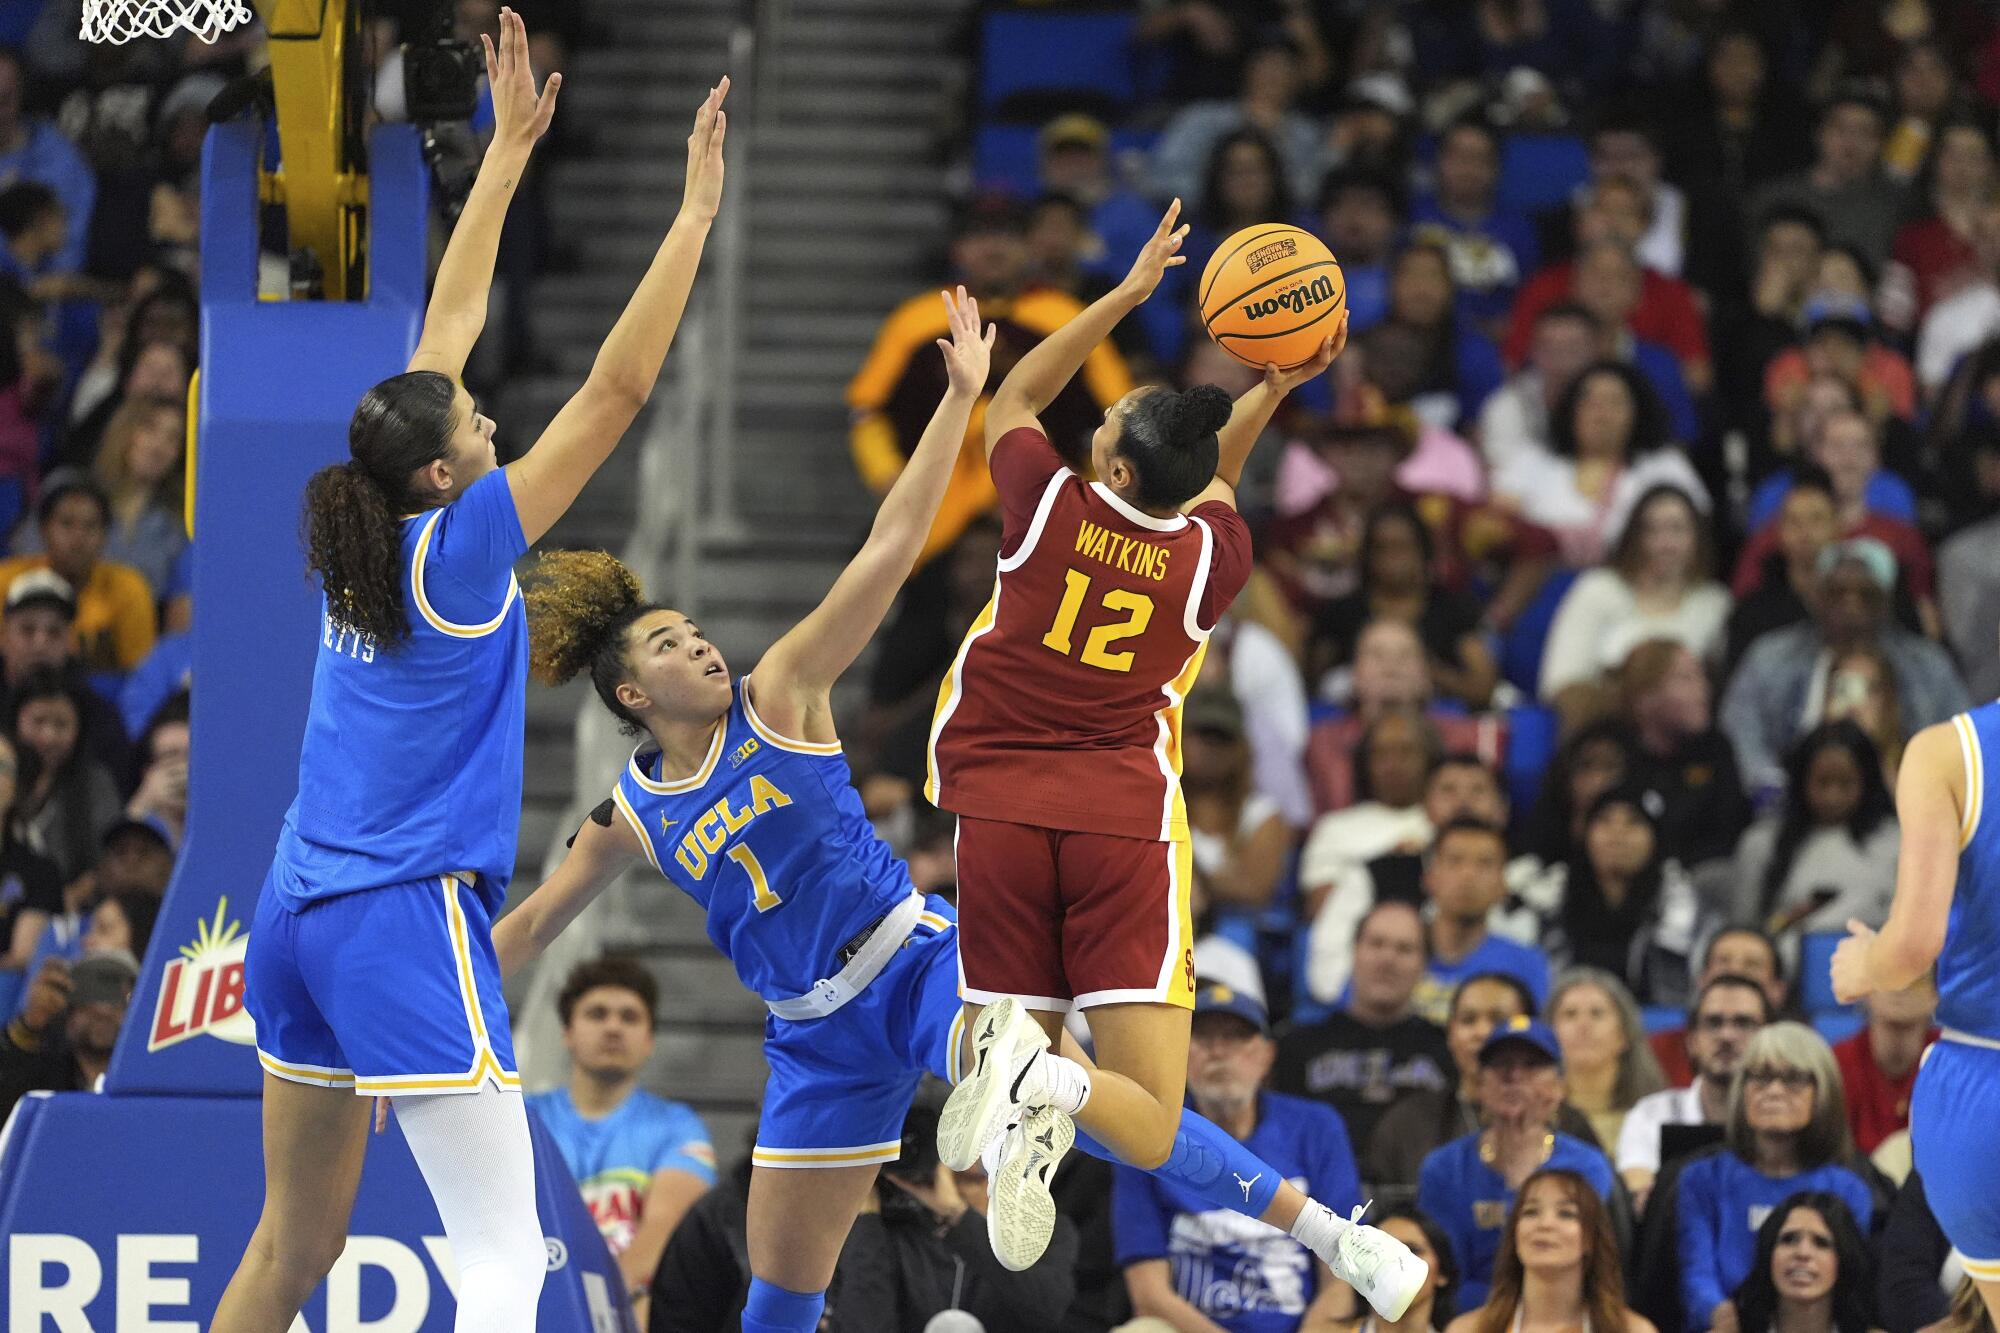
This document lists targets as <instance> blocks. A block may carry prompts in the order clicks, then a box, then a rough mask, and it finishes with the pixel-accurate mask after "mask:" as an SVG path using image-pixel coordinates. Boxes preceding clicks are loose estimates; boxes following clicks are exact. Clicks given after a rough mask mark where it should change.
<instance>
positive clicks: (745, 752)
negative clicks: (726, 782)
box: [729, 736, 763, 768]
mask: <svg viewBox="0 0 2000 1333" xmlns="http://www.w3.org/2000/svg"><path fill="white" fill-rule="evenodd" d="M762 748H763V747H762V746H760V745H758V744H757V738H756V737H754V736H753V737H751V738H750V739H749V740H747V741H745V742H743V744H741V745H739V746H737V747H736V748H735V749H734V750H732V751H731V752H730V755H729V766H730V767H731V768H741V767H742V766H743V761H744V760H745V759H748V758H749V757H750V756H751V755H753V754H755V753H757V751H758V750H760V749H762Z"/></svg>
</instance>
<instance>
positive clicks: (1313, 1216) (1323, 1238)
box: [1291, 1199, 1353, 1256]
mask: <svg viewBox="0 0 2000 1333" xmlns="http://www.w3.org/2000/svg"><path fill="white" fill-rule="evenodd" d="M1352 1225H1353V1223H1351V1222H1349V1221H1348V1220H1347V1219H1346V1218H1344V1217H1342V1216H1340V1215H1339V1214H1338V1213H1336V1212H1334V1211H1333V1210H1332V1209H1331V1208H1328V1207H1327V1206H1326V1205H1325V1204H1323V1203H1321V1202H1320V1201H1319V1200H1317V1199H1307V1200H1306V1206H1305V1207H1303V1208H1301V1209H1299V1215H1298V1216H1297V1217H1295V1218H1293V1219H1292V1225H1291V1235H1292V1239H1293V1240H1296V1241H1297V1242H1298V1243H1299V1244H1301V1245H1303V1246H1305V1247H1306V1248H1307V1249H1309V1250H1311V1251H1312V1252H1313V1253H1314V1254H1317V1255H1322V1256H1324V1255H1326V1254H1329V1253H1331V1252H1332V1250H1333V1242H1334V1241H1335V1240H1336V1239H1337V1238H1338V1237H1339V1236H1340V1233H1341V1232H1343V1231H1345V1230H1347V1228H1348V1227H1350V1226H1352Z"/></svg>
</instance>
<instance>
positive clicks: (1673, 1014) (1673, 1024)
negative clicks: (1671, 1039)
mask: <svg viewBox="0 0 2000 1333" xmlns="http://www.w3.org/2000/svg"><path fill="white" fill-rule="evenodd" d="M1639 1021H1640V1023H1641V1024H1642V1025H1643V1026H1644V1027H1645V1029H1646V1035H1647V1036H1649V1037H1650V1036H1652V1035H1654V1034H1655V1033H1659V1032H1674V1031H1677V1030H1678V1029H1679V1028H1680V1026H1681V1024H1683V1023H1685V1022H1686V1021H1687V1015H1686V1014H1684V1013H1682V1012H1681V1011H1680V1010H1678V1009H1676V1008H1674V1007H1673V1006H1672V1005H1670V1004H1649V1005H1647V1006H1646V1007H1645V1008H1644V1009H1642V1010H1640V1011H1639Z"/></svg>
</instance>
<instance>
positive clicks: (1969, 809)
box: [1833, 703, 2000, 1320]
mask: <svg viewBox="0 0 2000 1333" xmlns="http://www.w3.org/2000/svg"><path fill="white" fill-rule="evenodd" d="M1989 760H1992V761H1995V762H2000V703H1989V704H1986V705H1984V706H1982V707H1979V708H1975V709H1973V710H1972V711H1971V712H1969V713H1961V714H1959V715H1958V716H1957V717H1954V718H1952V719H1951V720H1950V721H1948V722H1940V723H1938V724H1937V725H1936V726H1932V727H1926V728H1925V729H1924V730H1922V731H1920V732H1918V733H1917V735H1916V737H1915V738H1914V739H1913V740H1911V742H1910V746H1909V749H1908V750H1906V751H1905V752H1904V754H1903V762H1902V766H1901V768H1900V770H1899V771H1898V773H1897V777H1896V815H1897V818H1898V820H1899V821H1900V823H1901V826H1902V847H1901V851H1900V854H1899V856H1898V858H1897V864H1896V897H1895V901H1894V902H1893V903H1892V904H1891V905H1890V908H1889V920H1888V921H1887V922H1886V923H1885V924H1884V925H1883V927H1882V929H1881V931H1880V932H1879V933H1877V932H1876V931H1873V930H1870V929H1869V928H1868V927H1867V926H1865V925H1863V924H1861V923H1860V922H1859V921H1850V922H1848V923H1847V929H1848V937H1847V938H1846V939H1844V940H1842V941H1841V942H1840V947H1839V948H1837V949H1835V950H1834V954H1833V992H1834V995H1835V997H1836V998H1837V999H1839V1000H1840V1001H1841V1002H1842V1003H1844V1004H1846V1003H1852V1002H1854V1001H1856V1000H1859V999H1862V998H1864V997H1866V996H1868V995H1872V994H1874V993H1876V992H1878V991H1897V990H1901V989H1903V988H1904V987H1906V986H1909V985H1911V984H1912V983H1914V982H1916V981H1919V980H1921V979H1922V978H1923V976H1924V974H1925V973H1926V972H1928V971H1929V970H1930V969H1931V968H1932V967H1933V966H1935V967H1936V968H1937V991H1938V1006H1937V1022H1938V1025H1939V1027H1940V1028H1941V1029H1942V1033H1941V1035H1940V1038H1939V1040H1938V1042H1937V1044H1936V1045H1934V1046H1932V1047H1931V1048H1930V1050H1929V1051H1927V1052H1925V1054H1924V1059H1923V1064H1922V1068H1921V1069H1920V1070H1919V1071H1918V1073H1917V1085H1916V1088H1915V1090H1914V1091H1913V1092H1912V1094H1911V1097H1910V1137H1911V1146H1912V1147H1913V1148H1914V1150H1915V1153H1916V1168H1917V1170H1918V1171H1919V1172H1921V1173H1922V1175H1923V1180H1924V1193H1925V1196H1926V1197H1927V1198H1928V1199H1929V1200H1930V1205H1931V1211H1932V1212H1934V1213H1936V1214H1937V1219H1938V1223H1939V1225H1940V1226H1942V1227H1943V1228H1944V1234H1945V1235H1946V1236H1947V1237H1948V1238H1950V1240H1951V1243H1952V1245H1953V1247H1954V1248H1956V1249H1957V1250H1958V1251H1959V1253H1960V1254H1962V1255H1964V1256H1965V1271H1966V1274H1967V1275H1968V1276H1970V1277H1971V1278H1972V1280H1973V1281H1974V1282H1976V1283H1977V1284H1978V1286H1979V1294H1980V1296H1982V1297H1983V1298H1984V1299H1985V1301H1986V1308H1987V1310H1988V1311H1989V1312H1990V1313H1991V1314H1992V1315H1993V1317H1994V1319H1996V1320H2000V1157H1996V1156H1995V1154H1994V1152H1993V1128H1994V1126H1995V1125H2000V812H1996V811H1993V810H1988V809H1987V806H1988V804H1989V801H1988V797H1995V798H1996V799H2000V793H1996V792H1995V790H1994V786H1993V782H1994V778H1993V774H1994V772H1995V769H1994V768H1993V767H1992V766H1990V765H1989V762H1988V761H1989Z"/></svg>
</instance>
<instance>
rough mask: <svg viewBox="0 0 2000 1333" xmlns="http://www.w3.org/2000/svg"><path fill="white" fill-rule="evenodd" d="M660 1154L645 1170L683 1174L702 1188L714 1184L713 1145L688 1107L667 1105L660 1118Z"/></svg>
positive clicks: (650, 1172) (697, 1118)
mask: <svg viewBox="0 0 2000 1333" xmlns="http://www.w3.org/2000/svg"><path fill="white" fill-rule="evenodd" d="M658 1142H659V1145H660V1146H659V1151H658V1152H657V1153H656V1154H655V1155H654V1158H653V1161H652V1163H651V1164H650V1165H649V1166H648V1167H647V1168H646V1170H647V1174H648V1175H650V1174H652V1173H653V1172H655V1171H685V1172H687V1173H688V1174H689V1175H692V1176H697V1177H699V1178H700V1179H701V1182H702V1183H703V1184H704V1185H713V1184H714V1183H715V1146H714V1145H713V1144H711V1143H710V1142H709V1139H708V1126H706V1125H704V1124H702V1123H701V1117H700V1116H698V1115H696V1114H695V1113H694V1110H693V1109H692V1108H691V1107H686V1106H682V1105H680V1104H679V1103H678V1102H674V1103H669V1104H668V1106H667V1107H666V1111H665V1114H663V1115H662V1116H661V1117H660V1135H659V1140H658Z"/></svg>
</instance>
